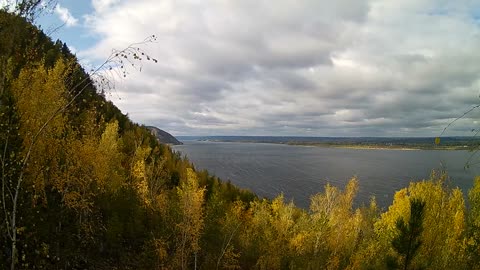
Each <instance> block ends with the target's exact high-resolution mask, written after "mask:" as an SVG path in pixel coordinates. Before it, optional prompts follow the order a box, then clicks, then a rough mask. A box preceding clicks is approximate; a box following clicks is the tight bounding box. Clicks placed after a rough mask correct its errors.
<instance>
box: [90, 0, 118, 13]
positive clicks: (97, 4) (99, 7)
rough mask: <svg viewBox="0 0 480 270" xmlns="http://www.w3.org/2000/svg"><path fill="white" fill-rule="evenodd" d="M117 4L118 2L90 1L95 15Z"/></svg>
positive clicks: (107, 0) (114, 0) (108, 0)
mask: <svg viewBox="0 0 480 270" xmlns="http://www.w3.org/2000/svg"><path fill="white" fill-rule="evenodd" d="M118 2H119V0H92V6H93V8H94V9H95V11H96V12H97V13H101V12H103V11H105V10H108V9H109V8H110V7H112V6H113V5H114V4H115V3H118Z"/></svg>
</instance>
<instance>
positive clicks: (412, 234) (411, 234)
mask: <svg viewBox="0 0 480 270" xmlns="http://www.w3.org/2000/svg"><path fill="white" fill-rule="evenodd" d="M424 208H425V202H424V201H421V200H419V199H410V219H409V220H408V223H405V221H404V220H403V219H402V218H399V219H398V220H397V223H396V227H397V230H398V231H399V234H398V236H397V237H395V238H394V239H393V240H392V246H393V248H394V249H395V251H396V252H398V254H400V256H401V257H402V258H403V269H405V270H406V269H408V267H409V266H410V264H411V262H412V259H413V257H414V256H415V255H416V252H417V251H418V248H419V247H420V245H421V244H422V240H421V239H420V236H421V234H422V231H423V216H424V211H423V210H424Z"/></svg>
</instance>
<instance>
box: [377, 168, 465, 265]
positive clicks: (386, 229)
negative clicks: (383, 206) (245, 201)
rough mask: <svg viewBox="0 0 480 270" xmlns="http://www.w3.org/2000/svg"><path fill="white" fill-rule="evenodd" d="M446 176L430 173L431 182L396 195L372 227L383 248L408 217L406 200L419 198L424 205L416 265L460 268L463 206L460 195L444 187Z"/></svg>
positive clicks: (412, 186) (411, 187)
mask: <svg viewBox="0 0 480 270" xmlns="http://www.w3.org/2000/svg"><path fill="white" fill-rule="evenodd" d="M445 179H446V175H444V174H440V175H438V174H436V173H435V172H434V173H432V176H431V178H430V180H428V181H421V182H415V183H410V186H409V187H408V188H407V189H402V190H400V191H398V192H397V193H396V194H395V198H394V201H393V204H392V205H391V206H390V207H389V209H388V211H387V212H386V213H384V214H382V216H381V219H380V220H379V221H378V222H377V223H376V224H375V228H376V232H377V234H378V237H379V239H380V240H381V243H383V245H384V246H385V247H387V246H390V245H389V244H390V242H391V240H392V238H393V237H394V236H395V234H396V233H397V230H396V227H395V223H396V220H397V219H398V218H403V219H404V220H405V221H407V220H408V218H409V214H410V211H409V200H410V198H418V199H420V200H422V201H424V202H425V203H426V205H425V216H424V222H423V226H424V228H425V230H424V231H423V233H422V236H421V239H422V245H421V247H420V250H419V255H418V256H416V258H415V260H416V261H417V264H419V265H428V266H429V267H432V268H434V269H452V268H456V267H460V266H461V265H462V264H461V263H462V262H463V261H464V256H465V244H464V240H463V238H462V236H463V234H464V231H465V204H464V200H463V195H462V192H461V191H460V190H459V189H458V188H456V189H448V188H447V187H446V186H445V184H444V183H445Z"/></svg>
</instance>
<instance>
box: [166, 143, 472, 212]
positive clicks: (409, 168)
mask: <svg viewBox="0 0 480 270" xmlns="http://www.w3.org/2000/svg"><path fill="white" fill-rule="evenodd" d="M183 143H184V145H178V146H174V147H173V149H174V150H176V151H179V152H181V153H182V154H184V155H186V156H187V157H188V158H189V159H190V161H191V162H193V164H194V165H195V167H196V168H197V169H207V170H208V171H209V172H210V173H211V174H213V175H216V176H218V177H220V178H221V179H223V180H230V181H231V182H232V183H233V184H235V185H237V186H238V187H241V188H246V189H250V190H251V191H253V192H255V193H256V194H257V195H259V196H261V197H262V196H264V197H267V198H274V197H275V196H277V195H278V194H280V193H283V194H284V195H285V198H286V199H287V200H288V201H290V200H293V201H294V203H295V204H296V205H297V206H300V207H303V208H307V207H308V205H309V200H310V196H311V195H313V194H315V193H318V192H322V191H323V187H324V186H325V184H327V183H330V184H332V185H334V186H337V187H341V188H343V187H344V185H345V184H346V183H347V181H348V180H349V179H350V178H351V177H352V176H357V177H358V179H359V184H360V189H359V192H358V195H357V199H356V204H357V205H358V204H362V203H368V201H369V200H370V197H371V196H375V197H376V199H377V202H378V204H379V205H380V206H381V207H383V208H385V207H387V206H388V205H390V204H391V203H392V199H393V195H394V193H395V191H397V190H399V189H401V188H404V187H406V186H408V184H409V182H410V181H420V180H422V179H425V178H428V176H429V175H430V172H431V171H432V169H446V170H447V171H448V174H449V176H450V180H449V184H450V185H451V186H453V187H457V186H458V187H460V188H461V189H462V190H463V192H464V194H466V192H468V190H469V189H470V188H471V187H472V185H473V179H474V176H475V175H480V168H479V167H474V168H470V169H467V170H465V169H464V165H465V163H466V162H467V160H468V158H469V156H470V155H471V154H472V153H471V152H468V151H446V150H411V151H403V150H370V149H347V148H325V147H307V146H291V145H282V144H264V143H236V142H205V141H183Z"/></svg>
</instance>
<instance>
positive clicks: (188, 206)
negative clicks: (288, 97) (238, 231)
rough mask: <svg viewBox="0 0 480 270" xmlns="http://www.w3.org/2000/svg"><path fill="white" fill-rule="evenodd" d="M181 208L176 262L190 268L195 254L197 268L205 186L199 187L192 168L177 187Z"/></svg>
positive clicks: (180, 265) (182, 266) (183, 267)
mask: <svg viewBox="0 0 480 270" xmlns="http://www.w3.org/2000/svg"><path fill="white" fill-rule="evenodd" d="M177 194H178V198H179V208H180V222H179V223H178V224H177V225H176V226H177V228H178V237H177V248H176V254H175V257H176V264H177V266H178V267H179V268H181V269H187V268H189V265H190V262H191V259H190V256H191V255H193V256H194V269H196V268H197V255H198V252H199V251H200V243H199V240H200V236H201V233H202V229H203V227H204V224H203V219H204V207H203V204H204V194H205V188H202V187H199V185H198V178H197V175H196V173H195V172H194V171H193V170H192V169H187V177H186V179H185V180H184V181H183V182H182V183H181V184H180V186H179V187H178V188H177Z"/></svg>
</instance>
